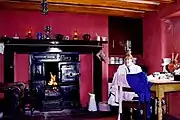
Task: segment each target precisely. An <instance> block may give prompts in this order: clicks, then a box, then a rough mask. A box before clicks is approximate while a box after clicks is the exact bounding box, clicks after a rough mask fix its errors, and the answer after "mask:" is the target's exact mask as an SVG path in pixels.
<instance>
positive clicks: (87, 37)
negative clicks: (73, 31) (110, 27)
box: [82, 34, 91, 40]
mask: <svg viewBox="0 0 180 120" xmlns="http://www.w3.org/2000/svg"><path fill="white" fill-rule="evenodd" d="M82 37H83V39H84V40H90V39H91V36H90V34H84V35H83V36H82Z"/></svg>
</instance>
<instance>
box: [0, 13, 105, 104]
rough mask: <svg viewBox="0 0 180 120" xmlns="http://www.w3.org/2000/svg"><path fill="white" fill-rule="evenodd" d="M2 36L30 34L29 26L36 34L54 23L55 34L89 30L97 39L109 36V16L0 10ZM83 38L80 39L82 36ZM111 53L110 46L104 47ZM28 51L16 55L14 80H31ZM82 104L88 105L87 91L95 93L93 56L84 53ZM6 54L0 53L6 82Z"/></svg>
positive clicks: (81, 82) (103, 89)
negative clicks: (4, 65)
mask: <svg viewBox="0 0 180 120" xmlns="http://www.w3.org/2000/svg"><path fill="white" fill-rule="evenodd" d="M0 16H1V19H0V26H1V27H0V35H5V34H6V35H7V36H10V37H12V36H14V35H15V33H17V34H18V36H20V37H21V38H24V37H25V35H26V34H27V31H28V27H31V28H32V32H33V37H34V38H36V33H37V32H43V30H44V26H46V25H50V26H52V32H53V33H54V34H57V33H61V34H63V35H68V36H70V38H72V35H73V31H74V30H75V29H77V31H78V33H79V36H81V35H82V34H84V33H90V34H91V36H92V39H95V33H97V34H99V35H100V36H105V37H108V17H107V16H99V15H89V14H70V13H55V12H49V13H48V15H47V16H44V15H41V13H40V12H34V11H8V10H5V11H0ZM80 39H81V38H80ZM103 49H104V51H105V54H106V55H108V45H105V47H104V48H103ZM28 59H29V58H28V55H27V54H18V55H15V64H14V66H15V80H16V81H25V82H27V81H28V79H29V75H28V65H29V60H28ZM80 60H81V63H80V64H81V66H80V70H81V78H80V79H81V81H80V84H81V88H80V94H81V103H82V105H83V106H85V105H86V104H87V103H88V101H89V96H88V93H89V92H92V79H93V76H92V70H93V68H92V62H93V60H92V55H85V54H84V55H81V56H80ZM102 78H103V83H102V85H103V88H102V91H103V95H102V97H103V100H106V99H107V80H108V65H107V64H105V63H103V76H102ZM3 79H4V78H3V56H2V55H0V82H2V81H3Z"/></svg>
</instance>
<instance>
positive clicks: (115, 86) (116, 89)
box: [108, 64, 142, 117]
mask: <svg viewBox="0 0 180 120" xmlns="http://www.w3.org/2000/svg"><path fill="white" fill-rule="evenodd" d="M140 72H142V69H141V67H140V66H138V65H135V64H132V65H131V66H129V67H127V66H126V65H125V64H123V65H120V66H119V67H118V69H117V71H116V73H115V74H114V76H113V81H112V83H111V85H110V89H109V99H108V104H109V105H112V106H119V115H120V113H122V101H123V100H125V101H130V100H132V99H133V98H134V97H138V96H137V94H135V93H134V92H124V91H122V88H123V87H128V88H130V86H129V84H128V82H127V80H126V75H127V74H137V73H140ZM119 117H120V116H119Z"/></svg>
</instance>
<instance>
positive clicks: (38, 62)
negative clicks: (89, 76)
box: [30, 52, 80, 109]
mask: <svg viewBox="0 0 180 120" xmlns="http://www.w3.org/2000/svg"><path fill="white" fill-rule="evenodd" d="M30 68H31V70H30V74H31V89H36V90H37V91H41V92H40V93H41V95H40V96H39V97H41V99H42V108H43V109H61V108H74V107H80V95H79V94H80V93H79V54H78V53H69V52H61V53H50V52H42V53H33V54H31V57H30Z"/></svg>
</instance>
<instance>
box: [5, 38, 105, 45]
mask: <svg viewBox="0 0 180 120" xmlns="http://www.w3.org/2000/svg"><path fill="white" fill-rule="evenodd" d="M2 42H4V44H5V45H8V46H69V47H70V46H79V47H80V46H84V47H85V46H87V47H100V46H102V44H106V43H108V42H107V41H96V40H55V39H51V40H37V39H3V40H2Z"/></svg>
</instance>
